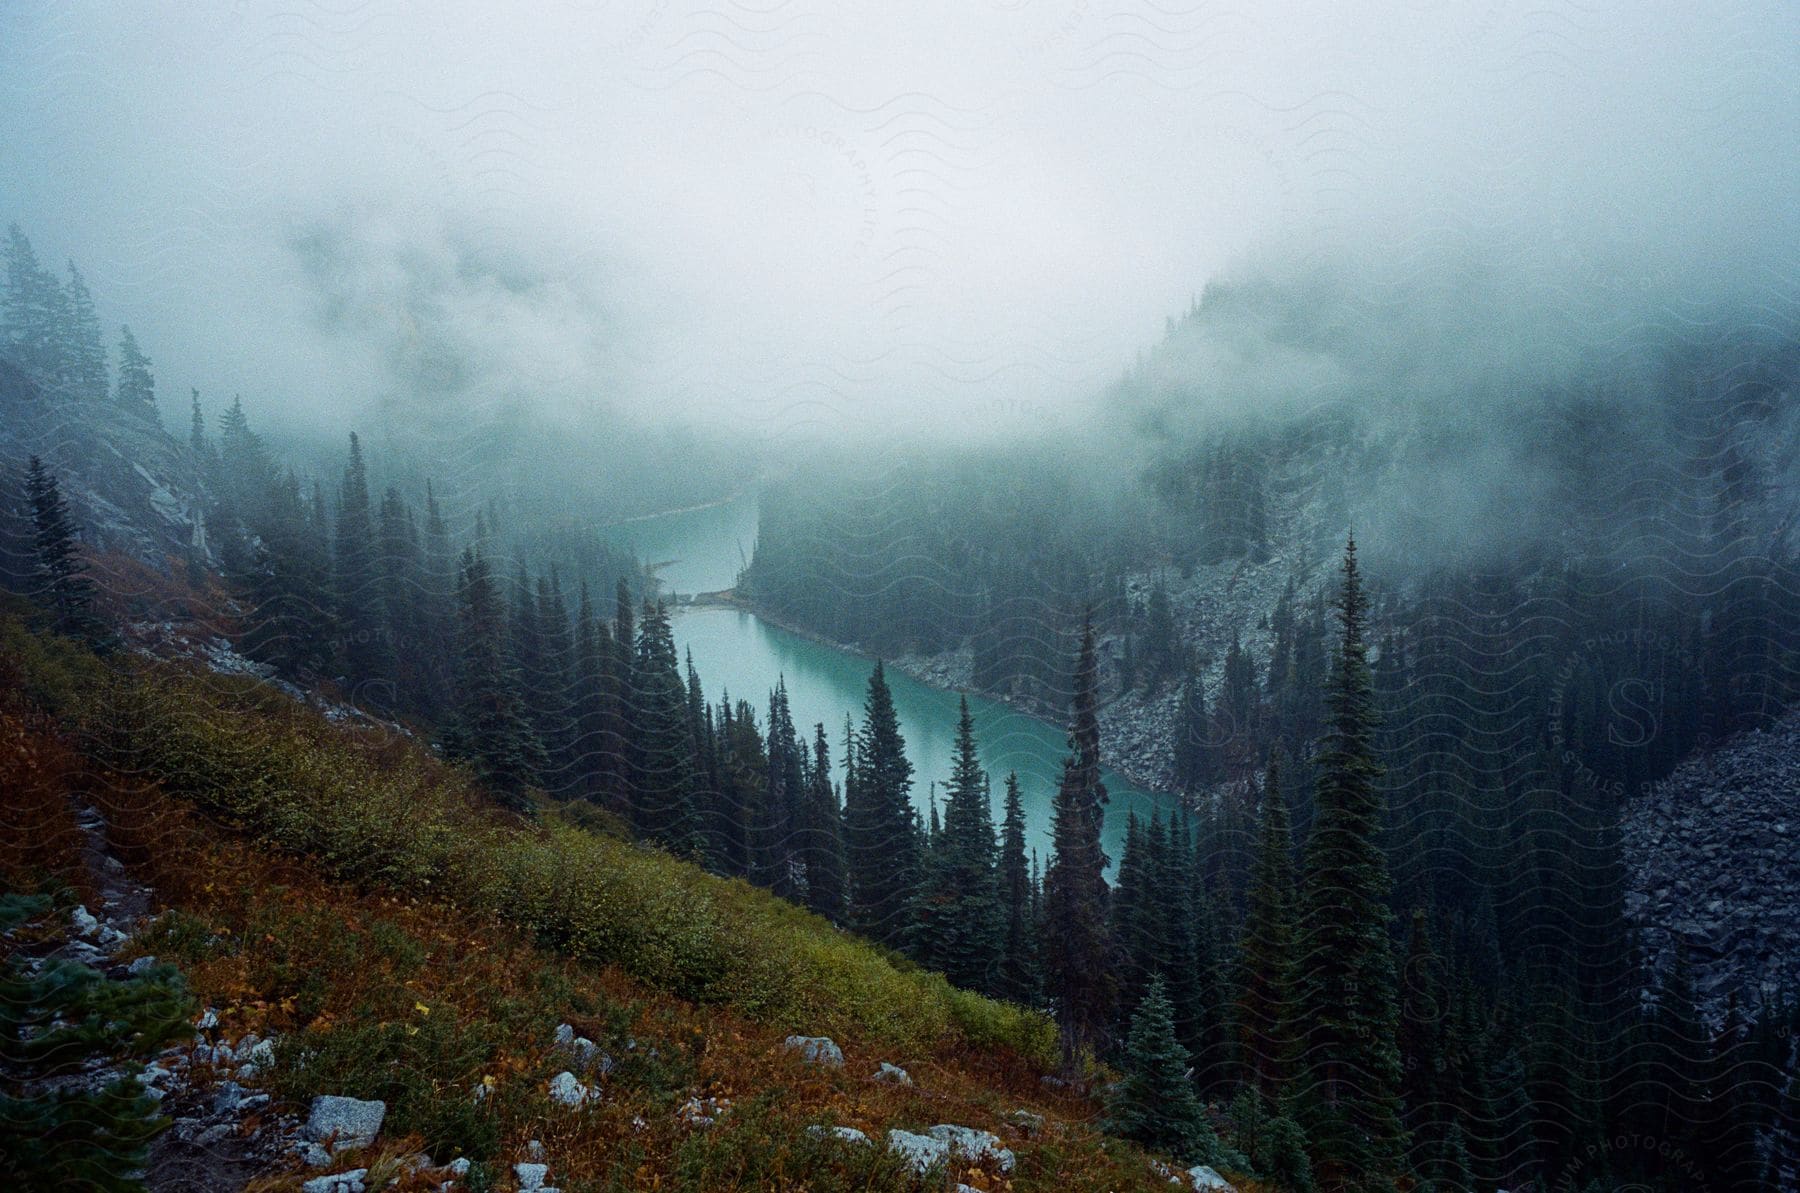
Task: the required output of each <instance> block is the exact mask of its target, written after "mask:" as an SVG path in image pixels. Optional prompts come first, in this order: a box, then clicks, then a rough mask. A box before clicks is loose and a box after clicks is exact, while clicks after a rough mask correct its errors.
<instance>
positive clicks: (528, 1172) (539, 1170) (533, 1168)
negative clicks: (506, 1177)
mask: <svg viewBox="0 0 1800 1193" xmlns="http://www.w3.org/2000/svg"><path fill="white" fill-rule="evenodd" d="M513 1175H514V1176H516V1177H518V1178H519V1193H531V1191H532V1190H534V1189H542V1188H543V1187H544V1178H545V1177H547V1176H549V1175H550V1166H549V1165H548V1164H527V1163H523V1162H521V1163H518V1164H514V1165H513Z"/></svg>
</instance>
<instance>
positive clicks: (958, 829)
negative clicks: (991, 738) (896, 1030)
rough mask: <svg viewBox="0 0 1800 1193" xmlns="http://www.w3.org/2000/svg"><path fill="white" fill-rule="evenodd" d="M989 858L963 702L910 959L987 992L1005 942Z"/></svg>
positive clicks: (987, 819) (980, 778)
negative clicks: (939, 823) (948, 778)
mask: <svg viewBox="0 0 1800 1193" xmlns="http://www.w3.org/2000/svg"><path fill="white" fill-rule="evenodd" d="M994 854H995V847H994V817H993V811H992V809H991V808H990V807H989V805H988V779H987V772H986V771H984V770H982V769H981V759H980V757H979V756H978V754H977V752H976V748H975V722H974V718H973V717H971V716H970V714H969V698H968V697H967V696H964V697H963V698H962V706H961V713H960V715H959V717H958V718H957V724H956V756H955V759H954V761H953V762H952V764H951V772H950V787H949V791H948V793H947V794H946V797H945V800H944V820H943V831H942V833H941V834H940V835H939V837H938V839H937V840H936V841H935V842H934V843H933V847H932V849H931V853H930V856H929V858H928V859H927V861H926V865H925V876H924V881H923V882H922V883H921V884H920V890H919V900H918V907H917V910H916V912H915V919H916V921H917V924H918V929H917V931H918V935H917V938H916V939H917V947H916V948H915V950H914V955H915V956H917V957H918V959H919V962H920V964H922V965H925V966H927V967H929V968H931V969H935V970H937V971H939V972H940V973H942V974H943V975H944V976H945V977H946V978H948V979H950V981H951V982H952V983H953V984H955V985H957V986H961V987H963V988H964V989H966V990H979V991H981V992H983V993H993V992H995V989H996V987H997V985H998V983H999V977H1000V975H999V972H998V968H997V966H996V964H995V962H996V960H997V958H998V957H999V956H1000V950H1001V948H1002V946H1003V944H1004V942H1005V939H1006V924H1005V919H1004V916H1003V913H1002V909H1001V904H1000V889H999V884H998V876H997V874H996V872H995V866H994Z"/></svg>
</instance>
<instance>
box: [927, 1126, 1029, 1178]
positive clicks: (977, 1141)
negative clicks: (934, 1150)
mask: <svg viewBox="0 0 1800 1193" xmlns="http://www.w3.org/2000/svg"><path fill="white" fill-rule="evenodd" d="M931 1137H932V1138H933V1139H936V1140H938V1141H940V1142H941V1143H943V1144H944V1145H946V1146H947V1147H949V1148H950V1149H951V1150H952V1151H954V1152H955V1153H956V1154H957V1155H959V1156H961V1157H963V1158H964V1159H966V1160H970V1161H973V1162H974V1163H976V1164H981V1163H985V1162H987V1161H990V1160H991V1161H992V1162H993V1164H994V1166H995V1167H996V1168H998V1169H999V1170H1000V1171H1001V1172H1011V1171H1012V1170H1013V1154H1012V1149H1011V1148H1007V1147H1003V1146H1001V1143H1000V1137H999V1136H998V1135H995V1134H994V1133H993V1132H991V1131H978V1130H976V1129H975V1128H974V1127H959V1126H957V1125H956V1124H955V1123H939V1124H938V1125H937V1126H935V1127H933V1128H931Z"/></svg>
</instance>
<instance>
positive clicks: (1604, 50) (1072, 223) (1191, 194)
mask: <svg viewBox="0 0 1800 1193" xmlns="http://www.w3.org/2000/svg"><path fill="white" fill-rule="evenodd" d="M527 7H528V6H523V5H502V4H495V3H492V2H491V0H484V2H476V3H446V2H435V3H431V4H417V5H401V4H397V3H390V2H386V0H366V2H360V3H359V2H358V0H325V2H322V3H316V4H315V3H294V2H291V0H290V2H288V3H277V4H269V5H265V4H259V3H250V2H238V3H206V2H203V0H187V2H183V3H179V4H168V5H158V6H154V7H150V6H143V5H135V4H132V5H127V4H122V3H118V2H116V0H104V2H100V3H68V2H59V3H55V4H42V5H40V4H35V3H29V2H26V0H10V2H8V3H5V4H0V161H3V162H4V166H3V168H0V219H5V220H17V221H19V222H20V223H21V224H22V225H24V227H25V228H26V230H27V232H28V233H29V234H30V235H31V236H32V237H33V240H34V241H35V242H36V244H37V246H38V248H39V251H40V253H41V254H42V255H43V256H45V257H46V258H50V259H53V260H55V261H56V262H57V263H59V264H60V261H61V259H62V258H63V257H66V256H73V257H75V258H76V260H77V261H78V263H80V264H81V265H82V266H83V268H84V269H85V271H86V272H87V274H88V275H89V278H90V281H91V283H92V285H93V286H94V288H95V290H96V292H97V293H98V294H99V296H100V299H101V302H102V309H103V314H104V315H105V316H107V318H108V320H109V322H113V323H116V322H118V321H121V320H124V321H129V322H130V323H131V324H132V325H133V328H134V330H135V331H136V332H137V333H138V337H139V339H140V340H141V341H143V343H144V344H145V347H146V349H147V350H148V351H149V352H150V353H151V355H152V356H153V357H154V358H155V360H156V362H157V366H158V367H157V372H158V377H159V382H160V384H161V387H162V391H163V393H164V395H165V406H164V409H165V412H167V411H168V410H169V409H170V408H171V407H170V404H169V401H168V397H167V396H168V395H170V394H174V395H177V397H176V402H177V403H179V400H180V395H184V394H185V392H186V388H187V387H188V386H189V385H195V386H198V387H200V388H201V389H202V390H203V391H205V392H206V393H207V394H208V395H209V396H211V395H221V396H222V395H226V394H228V393H229V392H231V391H242V392H243V394H244V395H245V399H246V401H247V402H253V403H254V404H255V406H256V407H257V408H259V409H262V410H265V411H268V412H269V414H268V417H269V418H275V417H276V414H275V409H276V408H277V407H279V408H280V409H282V410H285V411H287V412H288V414H289V415H290V416H291V417H295V418H309V417H312V416H313V415H315V414H318V415H322V416H327V417H330V418H333V419H337V418H342V417H345V416H346V415H347V413H348V412H351V411H357V412H361V411H364V410H366V409H368V408H369V407H370V405H371V404H375V403H384V402H385V403H401V404H421V405H423V406H424V407H425V408H427V409H429V408H432V406H433V404H434V403H442V404H444V405H445V406H446V407H451V406H454V405H455V404H456V403H459V402H469V401H476V402H483V403H491V402H503V403H504V402H518V403H534V404H540V405H541V406H542V408H544V409H547V410H552V411H554V412H556V413H557V415H558V416H563V417H572V418H582V417H585V416H587V415H589V414H590V413H591V412H592V411H594V410H595V409H596V408H598V407H606V406H610V407H614V408H619V409H624V410H628V411H632V412H637V413H648V414H651V415H654V416H658V417H662V416H674V415H689V416H692V415H699V416H702V417H707V418H713V419H718V418H724V419H725V420H726V421H728V422H729V423H730V424H732V425H733V426H738V427H743V428H747V429H751V430H754V431H758V432H762V433H766V434H776V435H780V434H789V433H792V432H794V431H796V430H799V429H801V428H804V427H807V426H812V427H823V428H830V429H840V428H844V427H851V426H862V427H873V428H876V429H888V428H892V427H895V426H900V425H906V424H909V423H913V422H919V423H922V424H925V425H928V426H930V427H931V428H933V429H934V431H936V432H943V431H946V430H948V431H950V432H953V433H957V434H962V435H977V434H982V433H992V432H995V431H1007V430H1010V429H1014V428H1017V429H1038V428H1042V427H1043V426H1045V425H1053V424H1054V423H1055V422H1056V420H1058V419H1059V418H1066V417H1067V414H1068V411H1069V410H1070V409H1071V406H1070V402H1071V401H1072V400H1074V399H1076V398H1078V397H1080V396H1082V395H1086V394H1090V393H1092V392H1093V391H1094V390H1095V389H1097V388H1098V387H1099V386H1100V385H1102V384H1104V383H1105V382H1107V381H1109V380H1111V379H1113V378H1114V377H1116V376H1117V375H1118V374H1119V373H1120V372H1121V371H1122V370H1123V369H1124V368H1125V366H1126V365H1127V364H1129V363H1130V361H1131V360H1132V359H1133V357H1134V355H1135V353H1136V352H1137V351H1138V350H1139V349H1141V348H1143V347H1145V346H1147V345H1149V344H1151V343H1153V342H1154V341H1155V340H1156V339H1157V338H1159V337H1160V336H1161V334H1162V328H1163V320H1164V318H1165V317H1166V316H1168V315H1171V314H1179V313H1180V312H1181V311H1182V310H1183V309H1184V308H1185V307H1186V306H1187V304H1188V302H1189V299H1190V296H1192V295H1194V294H1196V293H1198V292H1199V291H1200V290H1201V289H1202V288H1203V287H1204V286H1205V284H1206V283H1207V282H1208V281H1209V280H1210V279H1214V278H1217V277H1220V276H1228V275H1230V274H1231V272H1232V271H1234V270H1238V271H1242V270H1245V269H1247V268H1250V265H1249V264H1247V263H1252V262H1259V261H1279V262H1283V263H1287V264H1291V263H1293V262H1295V261H1306V260H1314V259H1322V258H1328V257H1331V256H1333V255H1335V254H1338V253H1341V252H1344V251H1346V250H1351V251H1354V252H1355V253H1356V254H1357V255H1358V256H1359V258H1361V259H1363V260H1368V261H1378V262H1381V263H1383V264H1384V266H1385V267H1386V268H1387V269H1388V270H1389V271H1390V273H1389V275H1388V276H1389V278H1390V280H1391V277H1392V276H1393V272H1392V271H1394V270H1399V271H1400V272H1404V271H1405V270H1406V269H1409V268H1413V267H1414V266H1416V265H1418V264H1419V263H1420V262H1421V261H1422V260H1423V259H1425V258H1430V257H1436V256H1440V255H1442V254H1444V253H1445V252H1446V251H1447V246H1448V247H1449V248H1458V247H1460V248H1466V249H1468V250H1469V251H1472V252H1480V253H1488V254H1498V255H1500V256H1501V257H1503V258H1507V259H1510V261H1511V263H1512V266H1513V267H1515V268H1520V269H1523V270H1525V271H1527V272H1528V273H1529V274H1530V276H1531V277H1532V278H1534V279H1535V281H1536V282H1537V283H1539V284H1541V285H1542V286H1543V287H1545V288H1546V289H1547V290H1555V289H1558V288H1565V289H1566V288H1571V287H1573V288H1577V289H1581V290H1584V291H1585V292H1589V293H1592V294H1597V295H1600V296H1603V297H1604V296H1607V295H1615V294H1616V295H1620V296H1626V295H1636V296H1638V299H1640V300H1641V298H1642V296H1644V295H1646V294H1654V295H1657V296H1659V297H1661V296H1666V295H1669V294H1686V293H1693V294H1698V293H1704V292H1711V291H1715V290H1717V291H1720V292H1735V293H1738V294H1740V295H1741V294H1744V293H1762V294H1766V295H1769V296H1771V298H1770V301H1775V302H1780V301H1786V302H1787V303H1789V304H1790V305H1791V302H1792V300H1793V297H1794V295H1795V293H1796V285H1795V282H1796V274H1795V271H1794V266H1795V263H1796V256H1795V252H1794V248H1795V245H1796V243H1797V242H1800V236H1797V234H1796V233H1797V229H1800V197H1797V194H1796V177H1795V170H1796V165H1795V163H1796V160H1797V158H1800V133H1797V129H1800V123H1797V122H1800V115H1797V113H1800V6H1797V5H1795V4H1793V3H1792V2H1791V0H1789V2H1776V3H1767V4H1739V3H1735V2H1732V0H1723V2H1718V3H1708V4H1704V5H1695V4H1683V5H1662V4H1645V3H1641V2H1638V0H1630V2H1621V0H1594V2H1593V3H1581V4H1576V3H1563V2H1559V0H1534V2H1531V3H1519V4H1513V3H1503V2H1500V0H1494V2H1491V3H1490V2H1486V0H1475V2H1470V3H1449V2H1436V0H1399V2H1394V3H1387V4H1370V5H1345V4H1339V3H1317V4H1302V5H1276V4H1266V3H1235V2H1234V3H1226V4H1205V3H1199V2H1198V0H905V2H893V3H882V4H875V3H858V2H835V0H785V2H784V0H754V2H752V3H736V2H733V0H697V2H696V0H591V2H566V3H555V2H554V0H552V2H550V3H547V4H544V5H541V6H530V7H540V8H542V9H543V10H544V11H542V12H528V11H523V10H524V9H526V8H527ZM1621 300H1622V301H1623V298H1622V299H1621ZM177 408H178V407H177ZM357 417H364V416H363V415H362V414H360V413H359V414H358V415H357Z"/></svg>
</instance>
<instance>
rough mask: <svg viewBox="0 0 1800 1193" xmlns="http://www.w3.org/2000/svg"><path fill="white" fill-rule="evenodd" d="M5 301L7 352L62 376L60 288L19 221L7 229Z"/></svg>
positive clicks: (35, 368)
mask: <svg viewBox="0 0 1800 1193" xmlns="http://www.w3.org/2000/svg"><path fill="white" fill-rule="evenodd" d="M4 300H5V302H4V310H5V315H6V340H5V344H6V348H7V352H8V354H9V355H10V356H11V357H12V358H13V359H14V360H16V361H18V363H19V364H21V365H23V366H24V367H25V368H26V369H29V370H31V371H33V372H35V373H38V374H39V375H41V376H44V377H48V378H50V379H51V380H57V379H59V378H60V373H61V360H60V346H61V342H60V337H59V334H58V333H59V329H58V326H57V323H58V318H59V314H58V308H59V306H60V302H61V290H60V287H58V286H57V284H56V278H55V277H54V276H52V275H51V273H50V271H48V270H46V269H45V268H44V267H43V265H42V264H41V263H40V262H39V261H38V256H37V253H36V251H35V250H33V249H32V247H31V241H29V240H27V239H26V237H25V233H24V232H22V231H20V230H19V225H17V224H12V225H10V226H9V227H8V228H7V239H6V293H5V295H4Z"/></svg>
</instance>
